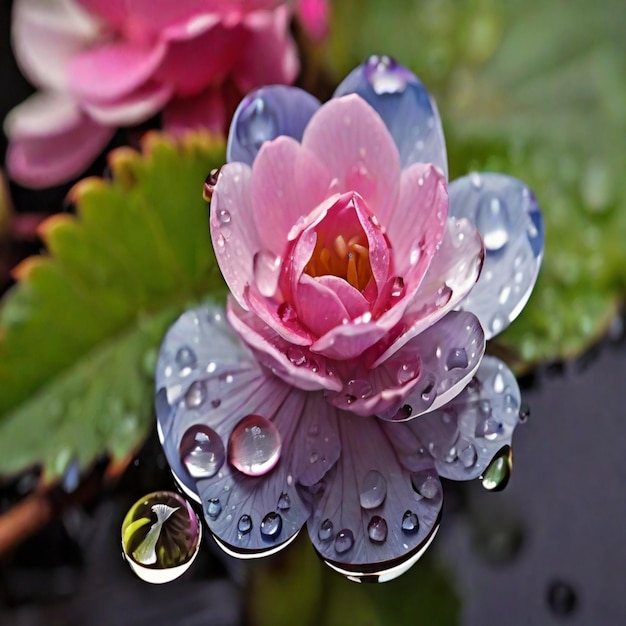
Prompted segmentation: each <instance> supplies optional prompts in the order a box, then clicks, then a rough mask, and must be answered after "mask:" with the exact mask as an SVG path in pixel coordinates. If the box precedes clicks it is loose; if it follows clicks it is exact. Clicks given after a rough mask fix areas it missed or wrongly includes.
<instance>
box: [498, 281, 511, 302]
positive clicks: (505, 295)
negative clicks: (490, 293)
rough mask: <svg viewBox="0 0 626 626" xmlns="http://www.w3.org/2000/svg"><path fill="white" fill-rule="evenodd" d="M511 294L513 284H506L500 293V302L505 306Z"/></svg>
mask: <svg viewBox="0 0 626 626" xmlns="http://www.w3.org/2000/svg"><path fill="white" fill-rule="evenodd" d="M510 295H511V286H510V285H504V287H502V289H500V293H499V294H498V302H499V303H500V304H501V305H503V306H504V305H505V304H506V303H507V301H508V299H509V296H510Z"/></svg>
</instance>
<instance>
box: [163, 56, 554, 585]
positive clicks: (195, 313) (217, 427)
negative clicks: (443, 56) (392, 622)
mask: <svg viewBox="0 0 626 626" xmlns="http://www.w3.org/2000/svg"><path fill="white" fill-rule="evenodd" d="M227 160H228V163H227V164H226V165H224V166H223V167H222V168H221V170H220V171H219V173H215V174H214V175H212V177H211V178H210V180H209V181H208V183H207V189H206V191H207V193H209V194H210V195H211V194H212V197H211V211H210V229H211V237H212V240H213V245H214V248H215V254H216V258H217V261H218V263H219V266H220V269H221V270H222V273H223V275H224V278H225V280H226V282H227V284H228V287H229V289H230V292H231V295H230V297H229V299H228V304H227V311H226V320H227V322H228V324H226V323H225V320H224V316H223V314H222V312H221V311H220V310H219V309H216V308H214V307H206V306H205V307H199V308H197V309H194V310H192V311H189V312H187V313H185V314H184V315H183V316H182V317H181V318H180V319H179V320H178V321H177V322H176V323H175V324H174V326H173V327H172V328H171V329H170V331H169V332H168V334H167V336H166V338H165V340H164V342H163V345H162V348H161V353H160V357H159V363H158V365H157V376H156V389H157V405H156V408H157V418H158V426H159V434H160V437H161V441H162V443H163V447H164V450H165V452H166V455H167V458H168V462H169V463H170V466H171V467H172V470H173V472H174V476H175V477H176V478H177V480H178V481H179V483H180V484H181V486H182V487H183V488H184V489H185V491H186V492H187V493H188V494H189V495H190V496H191V497H193V498H196V499H199V500H200V501H201V502H202V503H203V506H204V511H205V517H206V521H207V524H208V526H209V528H210V530H211V532H212V533H213V535H214V536H215V538H216V539H217V541H218V543H219V544H220V545H221V546H222V547H223V548H224V549H225V550H226V551H227V552H229V553H231V554H236V555H238V556H241V557H243V558H250V557H252V556H260V555H263V554H268V553H271V552H273V551H276V550H278V549H280V548H281V547H283V546H285V545H287V544H288V543H289V542H290V541H291V540H292V539H293V537H295V535H296V534H297V532H298V531H299V530H300V528H301V526H302V525H303V524H305V523H306V524H307V528H308V532H309V536H310V538H311V541H312V542H313V544H314V545H315V548H316V550H317V551H318V553H319V554H320V555H321V557H322V558H323V559H324V560H325V561H326V562H327V563H328V564H329V565H330V566H331V567H333V568H334V569H336V570H338V571H340V572H342V573H344V574H345V575H347V576H349V577H351V578H357V579H360V580H361V579H366V578H370V579H376V580H389V579H390V578H393V577H395V576H397V575H398V574H399V573H401V572H402V571H404V570H405V569H406V568H408V567H409V566H410V565H411V564H412V563H414V562H415V561H416V560H417V559H418V558H419V557H420V555H421V554H422V553H423V551H424V550H425V549H426V547H427V546H428V544H429V543H430V542H431V541H432V539H433V537H434V534H435V533H436V530H437V528H438V525H439V517H440V511H441V503H442V493H443V491H442V486H441V483H440V477H446V478H450V479H454V480H468V479H472V478H476V477H477V476H479V475H480V474H482V473H483V472H484V471H485V468H487V467H488V465H489V464H490V463H491V462H492V460H493V458H494V456H499V458H500V461H502V460H503V459H505V458H506V459H508V458H509V457H508V455H509V451H510V448H509V447H508V446H509V444H510V442H511V437H512V434H513V430H514V428H515V426H516V424H517V419H518V412H517V411H518V409H519V406H520V394H519V388H518V387H517V384H516V382H515V378H514V376H513V374H512V373H511V372H510V370H509V369H508V368H507V367H506V366H505V365H504V363H502V362H500V361H499V360H498V359H495V358H493V357H486V356H483V355H484V350H485V341H486V339H488V338H490V337H492V336H494V335H495V334H497V333H498V332H500V331H501V330H502V329H503V328H504V327H505V326H506V325H507V324H508V323H510V322H511V321H512V320H513V319H514V318H515V317H516V316H517V315H518V314H519V312H520V310H521V309H522V308H523V306H524V304H525V302H526V300H527V299H528V297H529V295H530V292H531V291H532V287H533V285H534V282H535V279H536V277H537V273H538V270H539V265H540V262H541V257H542V249H543V248H542V245H543V230H542V221H541V214H540V212H539V208H538V206H537V203H536V201H535V199H534V196H533V195H532V193H531V192H530V190H529V189H528V188H527V187H526V186H525V185H524V184H523V183H521V182H520V181H518V180H516V179H513V178H511V177H509V176H504V175H501V174H490V173H486V174H480V175H479V174H473V175H470V176H466V177H463V178H461V179H459V180H456V181H453V182H452V183H451V184H450V185H448V182H447V174H446V172H447V158H446V151H445V143H444V138H443V130H442V127H441V121H440V119H439V115H438V113H437V109H436V106H435V103H434V101H433V100H432V98H431V97H430V96H429V94H428V92H427V91H426V90H425V89H424V87H423V85H422V84H421V82H420V81H419V80H418V79H417V78H416V77H415V76H414V75H413V74H411V73H410V72H409V71H408V70H406V69H405V68H403V67H400V66H398V65H396V64H395V62H394V61H393V60H391V59H389V58H388V57H372V58H371V59H369V60H368V62H367V63H365V64H364V65H362V66H360V67H358V68H357V69H356V70H354V71H353V72H352V73H351V74H350V75H349V76H348V77H347V78H346V79H345V80H344V81H343V82H342V83H341V85H340V86H339V87H338V89H337V91H336V93H335V96H334V97H333V99H331V100H330V101H329V102H328V103H326V104H324V105H321V104H320V103H319V102H318V101H317V100H315V98H313V97H311V96H309V95H308V94H306V93H305V92H303V91H301V90H299V89H295V88H289V87H280V86H277V87H267V88H261V89H258V90H256V91H254V92H253V93H251V94H249V95H248V96H247V97H246V98H244V100H243V101H242V103H241V104H240V105H239V107H238V109H237V111H236V113H235V116H234V118H233V122H232V125H231V130H230V135H229V140H228V148H227ZM481 268H482V269H483V272H482V274H481ZM242 342H243V345H242ZM487 486H488V487H489V488H493V486H494V485H493V484H491V483H489V482H488V483H487Z"/></svg>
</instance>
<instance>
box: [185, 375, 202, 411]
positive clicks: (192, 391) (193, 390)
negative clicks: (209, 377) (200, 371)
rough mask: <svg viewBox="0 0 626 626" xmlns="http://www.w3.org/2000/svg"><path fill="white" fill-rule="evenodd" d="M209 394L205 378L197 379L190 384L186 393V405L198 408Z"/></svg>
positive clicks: (190, 407) (189, 407)
mask: <svg viewBox="0 0 626 626" xmlns="http://www.w3.org/2000/svg"><path fill="white" fill-rule="evenodd" d="M206 396H207V389H206V383H205V382H204V381H203V380H196V381H195V382H193V383H191V385H189V389H187V393H185V406H186V407H187V408H188V409H197V408H198V407H199V406H201V405H202V404H204V401H205V400H206Z"/></svg>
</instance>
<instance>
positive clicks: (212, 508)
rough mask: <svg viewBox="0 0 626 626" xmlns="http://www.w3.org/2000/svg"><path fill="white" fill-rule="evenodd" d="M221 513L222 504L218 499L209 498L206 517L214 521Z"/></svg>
mask: <svg viewBox="0 0 626 626" xmlns="http://www.w3.org/2000/svg"><path fill="white" fill-rule="evenodd" d="M221 512H222V503H221V502H220V499H219V498H211V499H210V500H209V501H208V502H207V505H206V513H207V515H208V516H209V517H210V518H211V519H213V520H215V519H217V518H218V517H219V516H220V513H221Z"/></svg>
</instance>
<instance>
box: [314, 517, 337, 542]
mask: <svg viewBox="0 0 626 626" xmlns="http://www.w3.org/2000/svg"><path fill="white" fill-rule="evenodd" d="M333 530H334V529H333V523H332V522H331V521H330V520H329V519H325V520H324V521H323V522H322V523H321V524H320V527H319V528H318V529H317V536H318V538H319V540H320V541H329V540H330V539H332V537H333Z"/></svg>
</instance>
